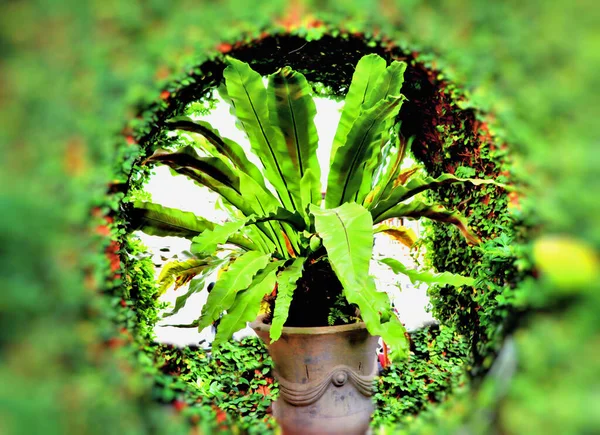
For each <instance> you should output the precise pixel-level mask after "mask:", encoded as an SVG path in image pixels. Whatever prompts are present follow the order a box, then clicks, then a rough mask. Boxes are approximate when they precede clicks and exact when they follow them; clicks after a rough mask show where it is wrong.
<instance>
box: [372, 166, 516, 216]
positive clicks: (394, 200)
mask: <svg viewBox="0 0 600 435" xmlns="http://www.w3.org/2000/svg"><path fill="white" fill-rule="evenodd" d="M401 175H402V174H401ZM410 175H412V174H410ZM402 181H403V180H398V182H396V181H395V182H394V185H393V187H392V189H391V190H390V192H389V194H388V195H387V196H382V198H381V200H380V201H379V203H378V204H377V205H376V206H375V207H374V208H373V209H372V213H373V219H374V220H375V221H376V222H381V220H380V218H379V216H381V215H382V214H384V213H385V212H386V211H387V210H389V209H391V208H392V207H394V206H396V205H398V203H400V202H402V201H406V200H407V199H409V198H412V197H413V196H415V195H417V194H419V193H421V192H424V191H426V190H429V189H433V188H436V187H439V186H442V185H448V184H456V183H470V184H473V185H474V186H479V185H482V184H493V185H496V186H500V187H503V188H508V186H506V185H504V184H501V183H497V182H496V181H494V180H483V179H477V178H458V177H455V176H454V175H452V174H443V175H440V176H439V177H437V178H433V177H423V178H420V177H419V178H413V179H411V180H409V181H408V183H406V185H404V184H403V183H402Z"/></svg>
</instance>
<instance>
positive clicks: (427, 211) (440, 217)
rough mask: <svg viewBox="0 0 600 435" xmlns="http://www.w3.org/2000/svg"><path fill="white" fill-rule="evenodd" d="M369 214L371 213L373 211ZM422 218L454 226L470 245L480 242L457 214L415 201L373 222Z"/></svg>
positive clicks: (387, 212) (388, 212)
mask: <svg viewBox="0 0 600 435" xmlns="http://www.w3.org/2000/svg"><path fill="white" fill-rule="evenodd" d="M371 212H372V213H373V212H374V210H372V211H371ZM422 217H425V218H428V219H431V220H434V221H438V222H444V223H448V224H452V225H455V226H456V227H457V228H458V229H459V230H460V232H461V233H462V234H463V236H465V238H466V239H467V241H468V242H469V243H471V244H478V243H480V242H481V240H480V239H479V237H477V235H476V234H475V233H474V232H473V231H472V230H471V229H469V225H468V223H467V220H466V219H465V218H464V216H462V215H461V214H460V213H459V212H453V211H450V210H448V209H446V208H445V207H443V206H441V205H431V204H426V203H424V202H421V201H417V200H413V201H411V202H409V203H401V204H398V205H397V206H395V207H392V208H391V209H389V210H388V211H386V212H385V213H383V214H380V215H379V216H377V217H376V218H375V219H374V221H375V223H379V222H383V221H384V220H386V219H391V218H413V219H419V218H422Z"/></svg>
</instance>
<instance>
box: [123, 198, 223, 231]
mask: <svg viewBox="0 0 600 435" xmlns="http://www.w3.org/2000/svg"><path fill="white" fill-rule="evenodd" d="M129 223H130V225H131V226H132V229H134V230H140V231H143V232H144V233H146V234H148V235H151V236H162V237H168V236H172V237H185V238H186V239H191V238H193V237H195V236H197V235H198V234H199V233H201V232H202V231H205V230H211V229H213V228H214V225H215V224H214V223H212V222H210V221H208V220H206V219H204V218H201V217H199V216H196V215H195V214H194V213H192V212H188V211H181V210H179V209H176V208H169V207H163V206H162V205H160V204H154V203H151V202H142V201H136V202H134V204H133V208H132V209H131V211H130V212H129Z"/></svg>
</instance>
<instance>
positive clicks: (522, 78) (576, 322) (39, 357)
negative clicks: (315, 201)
mask: <svg viewBox="0 0 600 435" xmlns="http://www.w3.org/2000/svg"><path fill="white" fill-rule="evenodd" d="M247 6H248V5H247V2H239V1H233V0H228V1H221V2H199V1H183V0H182V1H170V2H163V1H157V0H154V1H151V2H141V1H139V2H136V1H118V0H114V1H93V0H91V1H88V2H79V1H67V0H65V1H45V0H39V1H35V0H31V1H9V2H4V3H3V4H2V6H1V10H0V47H1V49H0V50H2V57H1V60H0V119H2V129H1V130H0V144H1V146H2V158H1V159H0V165H1V170H0V186H1V187H0V204H1V209H2V211H3V213H2V215H3V216H2V219H0V252H1V253H2V254H1V255H2V262H0V271H1V272H0V276H2V288H3V293H2V297H1V298H0V301H1V302H0V326H1V327H0V345H1V347H0V361H1V362H0V385H2V388H1V389H0V404H1V405H2V406H0V409H1V411H0V432H2V433H38V432H42V431H43V432H44V433H48V434H53V433H56V434H59V433H60V434H63V433H77V434H82V433H106V428H111V432H114V433H128V434H129V433H132V434H134V433H158V432H160V433H179V432H181V433H188V431H189V426H188V425H189V422H190V421H197V422H199V428H200V429H199V430H200V431H204V432H209V431H210V427H211V426H210V425H211V424H212V423H209V421H210V420H211V419H212V418H214V412H213V413H212V414H211V412H212V411H211V410H210V409H204V408H199V409H198V410H196V411H194V412H193V413H192V414H194V415H190V411H189V410H188V411H186V410H184V411H180V413H179V414H178V413H177V411H176V410H175V408H173V407H171V406H169V407H166V406H164V405H160V404H158V403H156V402H155V400H154V398H153V395H152V388H153V387H154V386H155V381H154V378H155V377H156V373H157V368H156V364H155V362H153V361H152V360H151V359H150V357H149V356H148V354H147V353H145V352H140V350H143V348H144V347H145V346H147V345H148V343H147V342H148V335H147V334H148V333H149V331H148V328H147V325H150V324H152V322H153V316H155V314H156V306H155V304H156V302H155V301H154V299H153V298H152V297H151V295H148V294H145V295H141V294H137V296H136V295H135V292H136V291H138V292H139V288H138V289H136V288H135V286H134V285H133V283H138V282H139V281H138V280H141V279H143V278H144V277H145V278H146V279H147V278H148V277H149V276H150V275H149V274H150V271H149V270H145V269H144V267H142V266H140V265H139V264H137V263H136V262H128V261H127V257H122V261H121V262H120V263H117V261H118V257H116V256H115V255H116V254H117V253H118V251H119V250H121V249H124V248H125V247H126V244H127V243H129V242H128V241H127V240H126V238H125V233H126V229H125V228H124V227H123V226H122V225H121V224H120V223H119V222H118V220H117V221H115V222H107V221H106V219H105V218H104V216H105V215H107V214H108V215H111V214H116V212H117V211H118V209H119V207H120V201H121V199H122V197H123V195H124V193H123V192H121V191H122V183H124V182H126V181H127V177H126V175H124V174H129V173H130V170H131V168H132V166H133V165H134V162H135V157H136V156H137V155H138V154H139V152H140V150H139V148H138V147H137V146H136V145H135V142H136V141H137V136H136V135H134V129H135V128H136V127H137V126H142V125H143V124H144V123H146V122H148V121H151V120H152V117H153V116H155V115H154V111H156V110H157V105H158V108H160V107H163V106H166V105H167V102H166V101H165V100H164V98H163V99H161V92H163V91H165V90H167V91H170V92H173V91H175V90H176V89H171V88H168V89H165V87H166V86H167V85H168V84H170V86H174V85H173V84H174V83H178V80H184V79H185V77H186V75H187V74H189V73H190V72H191V71H193V69H194V67H196V66H197V65H198V64H199V63H201V62H202V61H203V60H205V59H206V55H214V54H215V53H217V50H216V48H217V47H218V46H219V44H220V43H222V42H225V43H233V42H235V41H239V40H244V39H247V38H250V37H258V36H259V35H260V34H261V32H262V31H267V32H278V31H285V30H286V26H291V27H293V28H294V31H296V32H298V33H299V34H300V35H308V36H309V37H318V36H319V33H320V32H322V30H320V29H319V28H316V29H315V28H308V29H307V25H308V24H309V23H311V22H312V19H319V20H323V21H325V22H327V23H328V24H330V25H331V26H332V28H341V29H344V30H346V31H348V32H350V33H354V32H360V33H364V34H365V36H367V37H373V36H377V35H386V36H388V37H390V38H392V39H394V40H395V41H398V42H399V44H400V45H401V46H407V47H408V46H410V47H411V50H415V51H418V52H420V60H421V61H425V62H428V63H429V64H430V65H431V66H433V67H435V68H436V69H441V70H442V71H443V74H444V77H443V78H445V79H449V80H450V81H451V82H453V83H456V84H458V86H459V87H458V88H457V89H456V90H454V89H447V92H449V93H453V92H457V93H460V94H461V95H463V96H464V98H461V99H460V101H461V102H460V103H456V104H461V105H462V106H463V107H469V106H470V107H478V108H480V109H483V110H484V111H485V112H487V113H489V115H488V116H486V117H485V121H486V123H487V125H488V127H489V132H490V134H491V135H492V136H493V137H494V141H495V142H496V143H497V144H499V145H501V144H505V143H506V144H509V146H510V149H511V150H512V151H514V154H513V157H512V159H511V160H510V161H509V162H504V163H502V164H501V165H504V166H503V168H502V169H507V170H509V171H510V173H511V176H512V177H513V178H516V179H520V180H522V183H523V184H524V185H525V186H526V190H525V195H524V196H522V197H521V198H520V201H519V207H518V208H517V209H516V211H515V212H514V213H513V215H515V216H516V217H517V219H518V221H519V223H520V225H522V226H523V227H526V228H529V233H528V234H527V237H525V236H524V234H522V233H521V232H520V231H519V230H517V229H515V228H510V229H509V230H507V231H506V236H505V239H498V240H495V241H493V242H489V243H490V245H489V246H487V248H488V251H487V253H484V252H480V253H479V254H478V253H477V252H471V251H466V250H465V248H464V247H461V246H458V245H454V244H455V243H458V242H457V241H456V240H455V238H454V235H453V234H452V233H446V232H439V229H436V228H432V230H431V231H432V234H434V236H433V237H432V239H431V240H432V241H431V242H430V243H433V244H434V247H436V248H437V247H442V246H450V250H449V251H448V252H444V251H436V252H439V255H438V256H437V257H434V258H432V259H431V260H430V261H431V262H432V263H433V264H434V265H436V266H437V267H438V268H440V269H448V270H456V271H458V270H469V269H470V267H471V266H472V265H470V264H464V262H465V261H468V260H470V259H473V258H474V259H475V262H477V261H481V265H478V267H476V268H475V270H474V272H475V273H476V275H477V276H478V277H479V278H480V279H482V280H484V281H486V280H487V281H486V282H487V284H488V285H489V286H490V292H489V293H488V294H482V295H475V296H474V297H466V296H460V297H455V296H452V297H450V298H448V297H447V295H445V294H444V293H443V292H444V291H445V290H444V289H439V290H438V291H439V292H440V293H439V294H440V297H437V296H435V295H434V297H433V298H434V305H435V310H436V313H438V315H440V317H441V318H442V319H444V321H448V322H454V323H456V325H457V328H461V327H463V328H466V329H468V330H474V331H475V334H474V337H479V338H478V339H477V340H476V343H474V347H473V348H472V352H473V358H474V360H475V361H476V362H477V363H478V367H482V368H483V369H482V370H480V371H478V370H477V368H476V369H475V370H474V371H473V374H474V375H475V378H474V379H475V382H474V385H473V387H472V388H471V389H470V390H468V391H463V392H458V391H457V392H456V393H455V394H454V395H453V396H452V398H451V399H448V400H446V401H445V402H444V404H443V405H442V406H439V407H434V408H431V409H430V410H429V411H426V412H424V413H422V414H420V415H419V416H418V417H417V419H416V420H415V421H413V422H411V424H409V425H404V426H403V429H402V430H403V431H404V433H420V434H423V433H435V434H440V433H453V432H455V431H456V429H457V428H458V427H462V428H463V430H464V431H466V433H509V434H519V433H531V434H537V433H540V434H541V433H544V434H548V433H557V434H570V433H573V434H579V433H594V432H596V431H597V430H598V428H600V421H599V417H598V416H599V415H600V413H598V412H597V408H596V406H597V401H595V400H594V397H595V396H594V394H597V393H595V392H596V391H597V390H598V388H599V386H598V379H600V369H599V367H598V365H597V364H595V361H597V360H598V357H599V355H598V342H599V339H600V331H599V326H598V322H597V320H596V315H595V313H596V312H597V311H598V309H599V308H600V293H599V292H598V286H599V284H598V282H599V280H598V277H599V276H598V275H599V272H598V250H599V247H600V226H599V225H598V220H597V216H598V214H599V212H600V210H599V209H600V205H599V202H598V201H597V198H598V197H600V177H598V176H597V172H598V169H599V168H600V161H599V160H600V154H599V153H598V152H597V147H598V141H599V137H600V134H599V133H600V131H599V124H598V122H597V120H598V119H599V115H600V113H598V111H599V105H598V104H596V103H597V93H596V92H595V91H596V90H597V89H598V88H599V85H600V83H599V81H600V75H598V73H597V71H598V70H599V67H600V50H598V46H600V36H599V34H598V32H597V30H596V29H597V23H598V10H597V9H598V8H596V7H595V6H594V4H593V3H592V2H586V1H584V2H578V3H577V4H571V2H563V1H555V2H546V1H541V0H540V1H531V2H526V3H523V2H516V1H505V2H495V3H493V4H491V3H490V2H488V1H484V0H470V1H458V2H457V1H448V2H443V1H436V2H428V3H421V2H415V1H410V0H407V1H401V2H400V1H399V2H395V1H391V0H389V1H379V2H376V3H374V2H372V1H366V0H345V1H336V2H328V1H318V0H311V1H304V2H298V1H295V2H284V1H269V2H257V3H256V4H254V5H253V6H252V7H251V8H250V7H247ZM375 34H377V35H375ZM221 49H224V47H223V46H221ZM179 83H180V84H181V85H184V83H181V82H179ZM163 97H164V94H163ZM157 101H159V103H156V102H157ZM152 103H155V105H154V106H152V105H151V104H152ZM148 107H151V108H153V109H152V110H149V111H146V112H144V110H145V108H148ZM140 111H141V113H140ZM138 115H141V119H138V118H136V117H137V116H138ZM453 134H455V133H454V132H452V131H450V130H447V129H446V127H444V126H442V129H441V130H440V135H442V136H443V137H444V138H447V137H452V135H453ZM459 134H460V133H459ZM440 143H443V144H444V148H443V151H444V152H443V153H442V154H441V155H442V156H444V159H446V160H447V161H451V162H455V163H456V161H457V160H456V158H453V157H456V156H453V154H452V153H453V150H452V149H451V143H446V140H445V139H444V141H442V142H440ZM448 147H450V148H448ZM499 149H500V148H499ZM482 158H483V159H486V158H487V157H486V156H483V157H482ZM494 161H495V162H497V161H498V160H496V159H494ZM502 161H504V160H502ZM472 163H473V162H471V163H469V162H461V164H460V166H466V167H470V165H471V164H472ZM436 164H439V165H443V164H444V161H441V162H437V163H436ZM429 169H430V170H431V171H434V172H435V171H436V170H440V168H436V167H435V166H432V167H430V168H429ZM456 170H459V171H460V170H464V169H458V168H456ZM132 181H133V184H134V185H135V183H136V180H132ZM107 186H108V190H109V192H110V195H107ZM439 194H440V195H442V196H443V197H444V198H445V199H447V200H448V201H450V202H453V201H455V202H456V203H458V202H460V199H459V197H460V195H464V192H459V191H445V192H440V193H439ZM485 194H487V193H485ZM481 199H482V200H483V198H481ZM498 201H500V202H490V203H489V206H491V207H500V208H503V205H502V202H501V201H506V199H499V200H498ZM489 211H490V210H487V212H488V213H489ZM484 217H485V218H487V215H485V216H484ZM474 222H476V225H478V224H477V219H475V220H474ZM502 224H503V222H502V220H500V221H494V223H493V224H492V225H502ZM478 229H479V230H480V231H482V233H486V232H487V234H495V235H496V236H499V235H502V234H503V233H504V231H502V228H492V227H490V228H484V227H478ZM549 235H560V236H561V237H562V239H560V240H562V242H561V243H558V248H557V249H558V251H559V254H554V255H555V257H556V255H558V257H559V260H562V261H557V262H554V263H552V264H553V267H548V266H547V264H548V262H547V261H546V260H547V259H542V258H537V259H536V257H532V256H531V248H532V245H531V243H530V242H527V240H534V241H538V242H536V243H539V241H544V238H547V237H548V236H549ZM111 239H112V240H118V241H120V244H119V245H116V244H115V243H114V242H113V243H112V244H111V242H110V240H111ZM444 240H446V241H448V243H450V245H447V244H444V243H442V241H444ZM546 240H547V239H546ZM535 246H536V245H533V248H535ZM544 246H547V245H544ZM574 246H575V247H574ZM132 249H133V248H131V249H128V250H129V252H130V253H131V252H132ZM582 251H583V252H584V255H583V260H582V261H577V259H581V258H582V257H581V255H580V253H581V252H582ZM561 253H562V257H561ZM106 254H108V258H107V255H106ZM578 255H579V257H578ZM109 258H110V259H112V262H113V264H112V267H113V268H112V269H111V264H109V261H108V259H109ZM123 258H124V259H123ZM542 260H543V261H542ZM586 264H588V266H587V267H584V266H585V265H586ZM589 264H591V266H589ZM136 266H137V267H138V270H128V269H127V268H129V267H131V268H133V269H135V267H136ZM532 267H533V269H532V271H531V272H527V271H529V270H531V268H532ZM506 271H508V272H509V275H510V276H509V277H508V281H512V284H510V285H506V284H505V283H501V282H494V278H495V277H496V275H495V274H497V273H505V272H506ZM125 272H126V273H125ZM490 272H491V273H490ZM135 274H138V276H137V278H135V279H132V280H131V281H129V280H130V279H131V277H132V276H136V275H135ZM529 275H532V276H529ZM107 277H110V279H107ZM534 278H536V279H534ZM136 285H138V284H136ZM127 292H129V293H127ZM132 292H133V294H134V296H132ZM132 300H135V301H136V302H135V305H133V303H132ZM446 301H447V302H446ZM450 303H452V304H457V305H448V304H450ZM477 306H480V307H483V308H480V309H477V310H476V307H477ZM461 308H464V309H461ZM468 310H475V311H476V315H473V314H472V312H469V311H468ZM465 311H466V312H467V314H469V316H472V317H468V316H466V314H464V312H465ZM468 319H470V320H468ZM475 319H477V320H476V321H475ZM505 320H506V321H507V322H508V323H506V325H508V326H506V327H503V328H504V329H503V330H502V331H498V330H497V328H496V327H495V326H496V325H500V324H502V325H505V323H504V322H505ZM474 324H475V325H478V326H477V328H475V329H473V328H472V326H473V325H474ZM507 332H508V333H510V336H511V337H512V338H510V340H509V341H508V342H505V344H504V346H503V345H502V343H501V342H500V340H499V339H500V338H503V337H504V335H505V334H506V333H507ZM497 352H500V357H499V358H498V359H496V362H497V363H498V364H497V365H496V366H491V361H492V359H493V358H491V357H490V355H495V354H496V353H497ZM489 367H491V371H490V372H489V373H488V375H487V376H486V377H485V378H481V377H480V376H479V374H484V373H485V372H486V371H487V369H488V368H489ZM480 372H481V373H480ZM181 414H183V415H181Z"/></svg>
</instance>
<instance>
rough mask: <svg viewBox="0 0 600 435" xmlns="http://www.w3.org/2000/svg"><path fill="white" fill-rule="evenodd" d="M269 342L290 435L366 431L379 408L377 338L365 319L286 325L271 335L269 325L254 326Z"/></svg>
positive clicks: (277, 412)
mask: <svg viewBox="0 0 600 435" xmlns="http://www.w3.org/2000/svg"><path fill="white" fill-rule="evenodd" d="M250 326H251V327H252V329H254V331H256V333H257V334H258V336H259V337H260V338H261V339H262V340H263V341H264V342H265V343H266V344H267V347H268V349H269V354H270V355H271V358H273V361H274V363H275V373H274V375H275V378H276V379H277V380H278V381H279V389H280V390H279V391H280V392H279V398H278V399H277V401H276V402H275V403H274V404H273V416H274V417H275V419H276V420H277V422H278V423H279V425H280V426H281V428H282V430H283V433H284V434H285V435H295V434H299V435H300V434H301V435H311V434H323V435H334V434H344V435H351V434H357V435H358V434H361V435H364V434H365V433H366V432H367V430H368V428H369V422H370V419H371V414H372V413H373V411H374V410H375V405H374V403H373V401H372V398H371V396H372V395H373V392H374V387H373V380H374V378H375V375H376V374H377V362H376V358H377V356H376V350H377V340H378V337H374V336H371V335H369V333H368V332H367V329H366V327H365V324H364V323H355V324H351V325H343V326H328V327H316V328H288V327H285V328H283V333H282V334H281V338H280V339H279V340H277V341H276V342H274V343H271V340H270V339H269V330H270V325H266V324H265V323H264V322H263V317H262V316H261V317H259V318H258V319H257V320H256V321H255V322H253V323H252V324H251V325H250Z"/></svg>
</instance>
